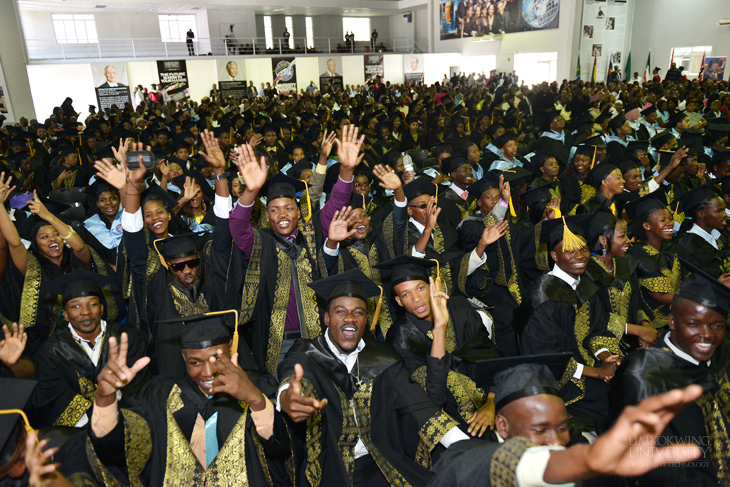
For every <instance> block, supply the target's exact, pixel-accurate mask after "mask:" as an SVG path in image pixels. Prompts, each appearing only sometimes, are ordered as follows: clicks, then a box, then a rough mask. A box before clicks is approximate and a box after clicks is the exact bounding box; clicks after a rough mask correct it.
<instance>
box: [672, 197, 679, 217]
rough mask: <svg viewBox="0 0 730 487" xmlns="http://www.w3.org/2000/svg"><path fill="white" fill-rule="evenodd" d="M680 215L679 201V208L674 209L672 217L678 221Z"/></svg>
mask: <svg viewBox="0 0 730 487" xmlns="http://www.w3.org/2000/svg"><path fill="white" fill-rule="evenodd" d="M678 214H679V201H677V206H675V207H674V215H673V216H672V218H674V220H675V221H676V220H677V215H678Z"/></svg>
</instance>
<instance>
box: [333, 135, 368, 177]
mask: <svg viewBox="0 0 730 487" xmlns="http://www.w3.org/2000/svg"><path fill="white" fill-rule="evenodd" d="M357 131H358V129H357V126H356V125H343V126H342V140H340V139H335V142H336V143H337V157H338V159H339V160H340V167H343V168H347V169H350V170H352V169H354V168H355V166H357V165H358V163H359V162H360V160H361V159H359V158H358V154H360V148H361V147H362V144H363V141H364V140H365V135H362V136H361V137H360V138H359V139H358V138H357Z"/></svg>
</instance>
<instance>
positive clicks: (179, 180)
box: [172, 169, 215, 201]
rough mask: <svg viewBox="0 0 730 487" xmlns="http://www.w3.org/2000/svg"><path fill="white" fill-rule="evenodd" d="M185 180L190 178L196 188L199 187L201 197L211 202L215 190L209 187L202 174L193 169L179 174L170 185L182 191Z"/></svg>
mask: <svg viewBox="0 0 730 487" xmlns="http://www.w3.org/2000/svg"><path fill="white" fill-rule="evenodd" d="M185 178H191V179H192V180H193V181H194V182H195V183H197V185H198V186H200V191H201V192H202V193H203V196H205V198H206V199H207V200H208V201H213V198H214V197H215V190H214V189H213V188H211V187H210V183H209V182H208V180H207V179H205V176H203V173H201V172H200V171H198V170H197V169H193V170H192V171H188V172H186V173H185V174H181V175H180V176H178V177H176V178H174V179H173V180H172V184H174V185H175V186H177V187H178V188H180V190H182V189H183V188H184V187H185Z"/></svg>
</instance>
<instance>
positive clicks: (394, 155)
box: [380, 149, 403, 166]
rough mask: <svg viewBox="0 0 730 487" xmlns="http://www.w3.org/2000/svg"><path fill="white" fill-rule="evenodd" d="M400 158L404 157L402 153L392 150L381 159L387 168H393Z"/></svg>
mask: <svg viewBox="0 0 730 487" xmlns="http://www.w3.org/2000/svg"><path fill="white" fill-rule="evenodd" d="M399 157H403V156H402V155H401V153H400V151H398V150H397V149H392V150H389V151H388V152H386V153H385V155H383V157H382V158H381V159H380V163H381V164H385V165H386V166H393V165H394V164H395V162H396V161H397V160H398V158H399Z"/></svg>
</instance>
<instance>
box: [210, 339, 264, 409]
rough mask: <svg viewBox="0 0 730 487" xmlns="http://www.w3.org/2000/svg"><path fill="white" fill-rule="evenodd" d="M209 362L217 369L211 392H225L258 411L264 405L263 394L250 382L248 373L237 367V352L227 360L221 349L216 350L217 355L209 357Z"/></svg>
mask: <svg viewBox="0 0 730 487" xmlns="http://www.w3.org/2000/svg"><path fill="white" fill-rule="evenodd" d="M210 362H211V363H212V364H214V366H215V368H216V370H217V371H218V374H217V375H216V376H215V379H214V380H213V387H212V388H211V392H212V393H213V394H217V393H219V392H225V393H226V394H228V395H230V396H233V397H234V398H236V399H238V400H239V401H243V402H246V403H248V404H249V405H250V406H251V410H253V411H260V410H262V409H264V408H265V407H266V401H265V400H264V395H263V394H262V393H261V391H260V390H259V388H258V387H256V386H255V385H254V384H253V382H251V379H249V378H248V374H246V372H244V371H243V369H241V367H239V365H238V354H237V353H234V354H233V357H231V359H230V360H229V359H228V357H226V356H225V355H223V351H222V350H218V351H217V356H215V357H211V358H210Z"/></svg>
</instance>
